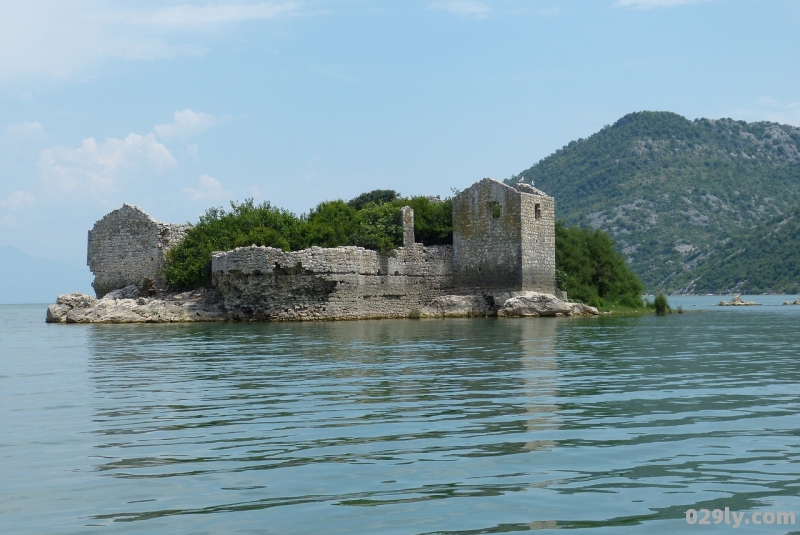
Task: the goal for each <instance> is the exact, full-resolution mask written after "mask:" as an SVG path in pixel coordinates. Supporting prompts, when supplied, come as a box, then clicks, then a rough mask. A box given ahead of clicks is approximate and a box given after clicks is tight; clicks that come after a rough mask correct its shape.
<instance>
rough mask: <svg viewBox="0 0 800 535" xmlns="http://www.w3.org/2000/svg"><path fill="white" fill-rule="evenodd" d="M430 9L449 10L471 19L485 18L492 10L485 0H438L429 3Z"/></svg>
mask: <svg viewBox="0 0 800 535" xmlns="http://www.w3.org/2000/svg"><path fill="white" fill-rule="evenodd" d="M428 9H436V10H439V11H447V12H448V13H453V14H455V15H460V16H462V17H468V18H471V19H485V18H486V17H488V16H489V13H490V12H491V9H489V6H487V5H486V4H484V3H483V2H476V1H472V0H437V1H435V2H431V3H430V4H428Z"/></svg>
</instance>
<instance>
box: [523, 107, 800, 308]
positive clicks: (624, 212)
mask: <svg viewBox="0 0 800 535" xmlns="http://www.w3.org/2000/svg"><path fill="white" fill-rule="evenodd" d="M519 180H524V181H525V182H527V183H535V185H536V187H538V188H541V189H543V190H544V191H546V192H547V193H548V194H550V195H552V196H553V197H555V199H556V215H557V217H558V218H560V219H563V220H565V221H566V222H567V223H568V224H578V225H582V226H588V227H594V228H601V229H603V230H605V231H607V232H608V233H609V234H611V236H612V237H613V238H614V239H615V240H616V241H617V243H618V246H619V247H620V249H621V251H622V252H623V253H624V254H625V255H626V257H627V258H628V261H629V263H630V266H631V267H632V268H633V270H634V271H635V272H636V273H637V274H639V276H640V277H641V278H642V280H643V282H644V283H645V285H646V286H647V288H648V290H651V291H653V290H657V289H661V288H663V289H666V290H668V291H675V290H679V289H681V288H683V289H684V290H686V291H689V290H694V291H698V292H699V291H703V292H713V293H722V292H726V291H729V290H730V289H731V288H741V289H745V288H750V289H753V288H756V287H757V288H759V289H761V290H762V291H767V289H769V290H772V291H787V292H793V291H794V288H795V287H796V285H797V283H800V271H798V270H797V268H795V270H794V271H793V272H790V273H788V272H787V273H784V272H781V274H780V275H778V274H777V273H776V274H775V275H774V277H773V276H770V277H772V278H770V279H769V280H768V279H767V278H764V279H759V283H758V285H756V286H748V284H749V283H747V281H748V280H750V281H753V280H755V279H754V278H753V275H752V273H751V272H750V271H742V270H741V269H740V270H738V271H737V269H738V268H737V269H735V266H734V264H733V263H732V262H733V260H734V258H739V259H740V260H741V261H742V262H745V260H744V259H746V261H747V262H751V263H752V261H753V259H754V258H753V256H752V255H756V257H757V258H762V259H763V262H764V263H769V262H774V263H781V264H784V265H787V266H788V264H786V262H785V259H784V257H785V256H786V255H784V254H783V253H784V252H788V250H789V249H790V248H792V247H793V248H794V249H797V246H798V245H800V243H798V241H794V242H791V241H781V242H780V243H781V245H780V246H779V245H777V244H778V241H774V243H775V244H776V245H774V247H772V246H770V247H772V248H770V250H769V251H767V250H765V249H764V250H762V249H761V248H759V246H756V244H754V243H752V241H753V240H755V241H759V240H761V239H763V237H764V236H768V235H770V234H769V233H770V232H771V231H772V230H773V229H774V228H775V226H777V225H779V224H781V222H782V221H784V219H787V218H790V214H793V213H795V212H793V210H795V208H796V207H798V206H800V129H798V128H795V127H793V126H788V125H780V124H776V123H769V122H758V123H746V122H744V121H734V120H733V119H718V120H711V119H697V120H694V121H690V120H687V119H686V118H684V117H681V116H680V115H677V114H675V113H669V112H639V113H631V114H629V115H626V116H625V117H623V118H621V119H620V120H619V121H617V122H616V123H614V125H612V126H606V127H605V128H603V129H602V130H601V131H599V132H597V133H596V134H594V135H592V136H590V137H588V138H586V139H579V140H577V141H572V142H570V143H569V144H568V145H566V146H565V147H563V148H562V149H559V150H557V151H556V152H555V153H554V154H552V155H550V156H548V157H546V158H544V159H543V160H541V161H539V162H538V163H537V164H535V165H534V166H533V167H531V168H530V169H527V170H526V171H523V172H522V173H520V174H519V175H517V176H513V177H511V178H510V179H509V180H508V182H509V183H513V182H517V181H519ZM791 221H795V220H794V219H791V218H790V219H789V222H787V223H783V225H784V226H786V225H789V226H787V227H786V231H785V232H783V234H781V239H784V238H787V239H788V237H789V234H790V233H789V229H790V228H793V227H792V226H791ZM769 225H773V227H770V226H769ZM778 233H779V234H780V231H779V232H778ZM776 236H777V234H776ZM795 237H796V235H795ZM776 239H777V238H776ZM769 243H773V241H770V242H769ZM735 251H740V252H739V253H735ZM731 255H734V256H731ZM737 255H745V256H737ZM759 255H768V256H759ZM712 259H713V262H712ZM759 262H761V260H759ZM759 265H760V264H759ZM712 266H713V269H712ZM742 269H743V268H742ZM787 269H788V267H787ZM721 273H724V274H725V275H726V277H727V276H728V275H730V277H731V278H725V277H722V276H721ZM779 281H783V282H779ZM791 281H794V282H791ZM792 284H794V285H795V286H792Z"/></svg>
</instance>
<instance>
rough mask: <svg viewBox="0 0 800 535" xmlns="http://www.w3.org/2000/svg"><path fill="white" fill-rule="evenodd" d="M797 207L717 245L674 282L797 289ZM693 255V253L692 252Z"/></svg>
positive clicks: (690, 286) (701, 287) (710, 287)
mask: <svg viewBox="0 0 800 535" xmlns="http://www.w3.org/2000/svg"><path fill="white" fill-rule="evenodd" d="M798 246H800V208H795V209H794V210H792V211H791V212H789V213H787V214H785V215H780V216H778V217H774V218H772V219H770V220H769V221H767V222H765V223H762V224H761V225H758V226H757V227H755V228H754V229H751V230H746V231H743V232H741V233H739V234H738V235H735V236H734V238H732V239H730V240H728V241H726V242H724V243H720V244H718V245H717V247H716V248H715V249H714V250H712V251H711V253H710V254H709V255H708V256H707V257H706V258H703V259H702V260H703V262H702V263H699V265H698V266H697V267H696V268H694V269H693V270H685V271H684V272H682V273H678V274H676V276H675V283H674V285H676V286H679V287H681V288H683V289H684V290H686V291H692V292H694V293H712V292H713V293H745V294H759V293H786V294H796V293H800V247H798ZM692 258H696V255H692Z"/></svg>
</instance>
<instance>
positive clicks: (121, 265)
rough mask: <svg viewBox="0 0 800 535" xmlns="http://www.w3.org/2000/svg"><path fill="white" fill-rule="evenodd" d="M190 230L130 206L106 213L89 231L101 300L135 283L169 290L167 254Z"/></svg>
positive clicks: (95, 284) (90, 254) (96, 288)
mask: <svg viewBox="0 0 800 535" xmlns="http://www.w3.org/2000/svg"><path fill="white" fill-rule="evenodd" d="M189 228H191V225H174V224H165V223H161V222H160V221H156V220H155V219H153V218H152V217H150V216H149V215H147V213H145V212H144V211H143V210H142V209H141V208H139V207H138V206H132V205H130V204H124V205H122V208H119V209H118V210H114V211H112V212H110V213H108V214H106V215H105V216H104V217H103V218H102V219H101V220H100V221H98V222H97V223H95V225H94V227H93V228H92V230H90V231H89V242H88V247H87V254H86V256H87V264H88V265H89V269H90V270H91V271H92V273H94V282H93V283H92V286H93V287H94V291H95V294H97V297H102V296H104V295H105V294H107V293H108V292H110V291H112V290H116V289H119V288H124V287H125V286H129V285H131V284H135V285H137V286H142V285H143V284H144V283H145V281H146V280H147V279H149V280H152V281H153V282H154V283H155V285H156V287H157V288H158V289H165V287H166V282H165V281H164V278H163V276H162V275H161V270H162V269H163V267H164V264H165V255H166V253H167V251H168V250H169V249H170V248H172V247H173V246H174V245H175V244H177V243H180V241H181V240H183V237H184V236H185V234H186V231H187V230H188V229H189Z"/></svg>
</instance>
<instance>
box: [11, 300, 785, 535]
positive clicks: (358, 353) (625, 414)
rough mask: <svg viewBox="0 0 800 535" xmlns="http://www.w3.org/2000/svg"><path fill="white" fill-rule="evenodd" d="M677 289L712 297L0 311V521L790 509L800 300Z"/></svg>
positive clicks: (24, 530)
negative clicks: (204, 317) (181, 318)
mask: <svg viewBox="0 0 800 535" xmlns="http://www.w3.org/2000/svg"><path fill="white" fill-rule="evenodd" d="M754 299H756V300H758V301H761V302H765V303H768V304H773V303H774V304H779V303H781V302H783V301H784V300H787V299H789V297H788V296H774V297H762V296H759V297H756V298H754ZM792 299H794V297H792ZM671 301H672V303H673V305H675V304H678V303H680V304H681V305H682V306H683V309H684V310H685V311H688V310H697V309H703V311H702V312H696V313H694V312H692V313H684V314H672V315H668V316H664V317H655V316H637V317H598V318H539V319H504V320H497V319H476V320H460V319H459V320H421V321H414V320H386V321H360V322H342V323H302V324H185V325H144V326H142V325H46V324H45V323H44V309H45V307H44V306H41V305H9V306H0V533H3V534H46V533H58V534H77V533H97V534H102V533H114V534H118V533H125V534H127V533H136V534H139V533H153V534H156V533H158V534H169V533H187V534H227V533H236V534H240V533H241V534H254V533H264V534H273V533H274V534H301V533H303V534H305V533H308V534H311V533H313V534H320V533H321V534H338V533H342V534H362V533H367V534H369V533H381V534H384V533H385V534H432V533H446V534H455V533H459V534H484V533H501V532H502V533H506V532H524V531H530V530H540V531H543V532H551V531H555V530H557V529H569V528H581V529H582V530H588V531H589V532H591V533H593V534H617V533H623V534H628V533H648V534H651V533H654V534H662V533H663V534H671V533H723V532H725V533H727V532H730V531H731V529H733V528H732V526H731V525H726V524H724V523H723V524H720V525H713V522H712V525H708V526H700V525H688V524H687V522H686V519H685V512H686V510H687V509H689V508H693V509H697V510H699V509H701V508H707V509H711V510H713V509H724V508H725V507H729V508H730V510H731V511H734V512H735V511H742V512H747V514H748V515H750V514H751V513H753V512H757V511H761V512H763V513H767V512H770V511H791V512H795V513H797V514H798V515H800V498H799V497H798V493H799V492H800V415H799V414H798V413H799V412H800V358H798V357H800V351H798V338H799V336H798V330H799V329H798V328H799V327H800V306H797V307H782V306H762V307H752V308H736V309H732V308H710V307H708V305H709V304H710V303H713V302H717V301H719V298H718V297H716V298H688V297H683V298H676V299H672V300H671ZM798 522H800V520H798ZM736 532H742V533H770V534H785V533H792V532H798V533H800V525H796V526H777V525H763V524H762V525H760V526H754V525H752V524H751V525H748V526H744V525H742V526H740V527H739V529H737V530H736Z"/></svg>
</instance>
